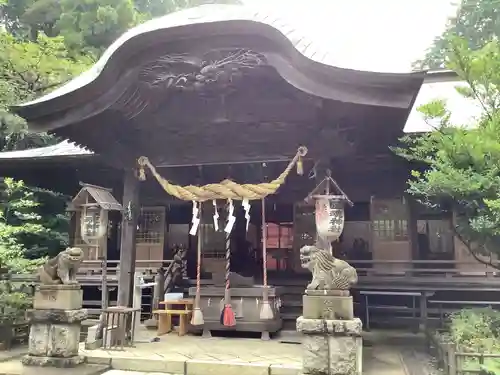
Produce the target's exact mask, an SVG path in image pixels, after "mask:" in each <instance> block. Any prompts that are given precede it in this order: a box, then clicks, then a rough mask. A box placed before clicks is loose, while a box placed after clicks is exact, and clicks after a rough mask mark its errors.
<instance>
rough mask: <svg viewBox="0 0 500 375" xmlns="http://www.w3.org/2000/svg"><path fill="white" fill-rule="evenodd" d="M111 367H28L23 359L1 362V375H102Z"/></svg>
mask: <svg viewBox="0 0 500 375" xmlns="http://www.w3.org/2000/svg"><path fill="white" fill-rule="evenodd" d="M109 369H110V366H109V365H103V364H83V365H80V366H77V367H74V368H71V369H67V368H54V367H38V366H33V367H26V366H23V365H22V364H21V360H20V359H17V360H10V361H5V362H0V375H67V374H68V372H71V374H75V375H101V374H102V373H105V372H106V371H108V370H109Z"/></svg>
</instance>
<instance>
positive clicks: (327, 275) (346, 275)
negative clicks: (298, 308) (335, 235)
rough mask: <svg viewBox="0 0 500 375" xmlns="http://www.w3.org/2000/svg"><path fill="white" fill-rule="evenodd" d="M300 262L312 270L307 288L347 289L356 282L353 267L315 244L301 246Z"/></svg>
mask: <svg viewBox="0 0 500 375" xmlns="http://www.w3.org/2000/svg"><path fill="white" fill-rule="evenodd" d="M300 262H301V265H302V267H303V268H307V269H308V270H309V271H311V272H312V276H313V278H312V281H311V283H310V284H309V285H308V286H307V289H308V290H314V289H319V290H348V289H349V288H350V287H351V286H352V285H354V284H356V283H357V282H358V274H357V273H356V269H355V268H354V267H352V266H351V265H350V264H349V263H347V262H344V261H343V260H340V259H337V258H335V257H334V256H333V255H331V254H330V252H328V251H326V250H322V249H320V248H318V247H316V246H303V247H302V248H301V249H300Z"/></svg>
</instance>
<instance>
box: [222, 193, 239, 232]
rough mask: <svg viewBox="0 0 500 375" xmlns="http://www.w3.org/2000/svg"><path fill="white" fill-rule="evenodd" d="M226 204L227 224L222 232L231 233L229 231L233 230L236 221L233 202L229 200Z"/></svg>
mask: <svg viewBox="0 0 500 375" xmlns="http://www.w3.org/2000/svg"><path fill="white" fill-rule="evenodd" d="M228 204H229V208H228V213H227V224H226V227H225V228H224V232H226V233H231V231H232V230H233V226H234V222H235V221H236V217H235V216H234V205H233V200H232V199H229V201H228Z"/></svg>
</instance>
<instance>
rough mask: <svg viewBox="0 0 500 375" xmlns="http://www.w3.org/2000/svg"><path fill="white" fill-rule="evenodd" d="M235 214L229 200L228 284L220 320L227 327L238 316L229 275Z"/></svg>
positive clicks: (227, 240)
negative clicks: (232, 298) (234, 309)
mask: <svg viewBox="0 0 500 375" xmlns="http://www.w3.org/2000/svg"><path fill="white" fill-rule="evenodd" d="M232 216H233V203H232V201H231V200H229V205H228V227H227V228H226V231H225V232H226V285H225V289H224V307H223V309H222V312H221V316H220V322H221V324H222V325H224V326H225V327H234V326H235V325H236V317H235V315H234V311H233V307H232V305H231V283H230V280H229V277H230V275H231V229H232V225H230V224H229V223H231V221H232Z"/></svg>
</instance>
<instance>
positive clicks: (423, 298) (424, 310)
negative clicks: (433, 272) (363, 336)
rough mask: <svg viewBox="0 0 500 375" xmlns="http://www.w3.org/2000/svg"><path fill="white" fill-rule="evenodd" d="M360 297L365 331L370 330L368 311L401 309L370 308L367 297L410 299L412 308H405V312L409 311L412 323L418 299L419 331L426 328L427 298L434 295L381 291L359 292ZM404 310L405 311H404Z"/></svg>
mask: <svg viewBox="0 0 500 375" xmlns="http://www.w3.org/2000/svg"><path fill="white" fill-rule="evenodd" d="M359 294H360V295H362V296H364V300H365V301H364V302H365V329H366V330H367V331H369V330H370V309H373V310H376V309H385V310H391V309H394V310H396V309H401V306H383V307H381V308H378V307H376V306H371V307H370V304H369V301H368V296H407V297H411V298H412V307H411V308H407V309H408V310H407V311H411V313H412V319H413V320H414V321H416V320H417V315H416V311H417V309H416V300H417V298H419V299H420V306H419V310H420V317H419V318H420V324H421V325H422V327H421V329H424V330H425V328H426V326H427V297H428V296H430V295H432V294H434V293H432V292H421V291H411V292H410V291H383V290H361V291H360V292H359ZM405 310H406V309H405ZM415 330H416V331H418V328H417V327H415Z"/></svg>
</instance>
